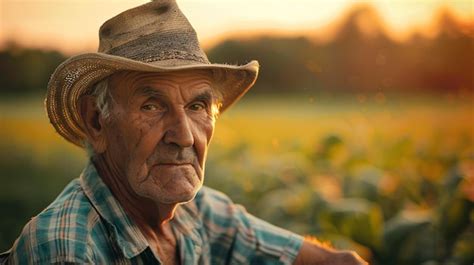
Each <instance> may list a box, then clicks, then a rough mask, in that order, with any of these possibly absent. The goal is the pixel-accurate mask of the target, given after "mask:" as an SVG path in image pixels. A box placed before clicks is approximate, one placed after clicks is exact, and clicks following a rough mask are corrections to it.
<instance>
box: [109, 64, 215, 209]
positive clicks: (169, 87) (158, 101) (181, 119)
mask: <svg viewBox="0 0 474 265" xmlns="http://www.w3.org/2000/svg"><path fill="white" fill-rule="evenodd" d="M210 85H211V83H210V80H209V79H208V77H207V76H206V75H205V74H204V73H199V72H179V73H166V74H150V73H148V74H146V73H136V72H124V73H119V74H116V75H114V76H112V78H111V79H110V83H109V87H110V88H111V94H112V104H111V105H112V106H111V115H110V118H109V119H108V120H107V122H106V124H107V125H106V126H104V132H105V136H106V141H107V147H106V150H105V154H106V155H107V156H108V157H109V160H111V161H112V163H113V164H114V167H115V168H116V170H118V171H119V174H120V176H123V177H125V178H126V180H127V182H128V185H126V186H127V188H129V189H130V191H131V192H132V194H136V195H138V196H139V197H145V198H148V199H151V200H153V201H154V202H156V203H164V204H173V203H180V202H186V201H189V200H192V199H193V198H194V196H195V195H196V193H197V191H198V190H199V189H200V188H201V186H202V183H203V178H204V163H205V160H206V153H207V146H208V144H209V142H210V140H211V137H212V134H213V131H214V117H213V113H212V111H213V107H214V105H213V104H214V100H213V93H212V90H211V86H210ZM130 191H129V192H130Z"/></svg>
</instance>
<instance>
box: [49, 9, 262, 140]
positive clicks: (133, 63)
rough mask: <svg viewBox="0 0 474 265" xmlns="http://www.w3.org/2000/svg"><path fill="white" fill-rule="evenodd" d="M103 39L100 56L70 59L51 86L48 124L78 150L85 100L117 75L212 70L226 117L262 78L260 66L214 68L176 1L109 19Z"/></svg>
mask: <svg viewBox="0 0 474 265" xmlns="http://www.w3.org/2000/svg"><path fill="white" fill-rule="evenodd" d="M99 39H100V44H99V50H98V52H97V53H86V54H81V55H77V56H74V57H71V58H69V59H68V60H66V61H65V62H63V63H62V64H61V65H59V66H58V68H56V70H55V71H54V73H53V75H52V76H51V79H50V81H49V83H48V92H47V95H46V100H45V105H46V110H47V112H48V117H49V120H50V122H51V124H52V125H53V126H54V128H55V129H56V131H57V132H58V133H59V134H60V135H61V136H63V137H64V138H65V139H66V140H68V141H70V142H71V143H73V144H75V145H78V146H83V140H84V138H85V133H84V129H83V125H82V119H81V118H80V115H79V111H78V103H79V99H80V97H81V96H82V95H85V94H88V93H90V92H91V87H93V85H94V84H96V83H97V82H98V81H100V80H102V79H104V78H106V77H107V76H110V75H111V74H113V73H116V72H118V71H122V70H129V71H141V72H170V71H176V70H185V69H208V70H209V71H210V73H211V76H212V78H213V83H214V87H215V88H216V89H218V90H219V91H220V92H221V94H222V96H223V101H222V106H221V109H220V110H221V112H222V111H224V110H225V109H227V108H228V107H229V106H230V105H231V104H233V103H234V102H236V101H237V100H238V99H239V98H240V97H242V96H243V95H244V94H245V92H247V90H248V89H249V88H250V87H251V86H252V85H253V84H254V83H255V80H256V79H257V75H258V68H259V65H258V62H257V61H251V62H250V63H248V64H246V65H241V66H239V65H226V64H211V63H210V62H209V60H208V59H207V56H206V54H205V53H204V52H203V50H202V49H201V47H200V45H199V42H198V39H197V36H196V32H195V31H194V29H193V27H192V26H191V24H190V23H189V22H188V20H187V19H186V17H185V16H184V15H183V13H182V12H181V11H180V10H179V8H178V6H177V4H176V2H175V0H158V1H153V2H150V3H147V4H144V5H141V6H138V7H135V8H133V9H130V10H127V11H125V12H123V13H121V14H119V15H117V16H115V17H113V18H111V19H109V20H108V21H106V22H105V23H104V24H103V25H102V26H101V27H100V30H99Z"/></svg>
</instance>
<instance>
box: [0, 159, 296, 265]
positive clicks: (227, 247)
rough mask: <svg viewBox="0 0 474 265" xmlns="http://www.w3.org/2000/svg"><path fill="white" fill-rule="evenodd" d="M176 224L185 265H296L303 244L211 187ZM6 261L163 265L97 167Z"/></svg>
mask: <svg viewBox="0 0 474 265" xmlns="http://www.w3.org/2000/svg"><path fill="white" fill-rule="evenodd" d="M171 225H172V229H173V232H174V234H175V235H176V238H177V244H178V251H179V257H180V259H181V264H183V265H188V264H292V263H293V260H294V259H295V257H296V255H297V254H298V252H299V249H300V247H301V244H302V242H303V238H302V237H301V236H299V235H296V234H293V233H291V232H288V231H286V230H283V229H280V228H277V227H275V226H273V225H271V224H268V223H266V222H264V221H262V220H260V219H257V218H256V217H253V216H252V215H250V214H248V213H247V212H246V211H245V209H244V208H243V207H241V206H238V205H235V204H233V203H232V201H230V199H229V198H228V197H227V196H225V195H224V194H222V193H220V192H218V191H215V190H213V189H210V188H207V187H203V188H202V189H201V190H200V191H199V192H198V194H197V195H196V198H195V199H194V200H193V201H191V202H189V203H186V204H183V205H180V206H179V207H178V209H177V210H176V213H175V216H174V218H173V219H172V220H171ZM3 257H8V258H7V259H6V260H4V261H3V262H6V263H7V264H10V263H11V264H44V263H81V264H84V263H88V264H160V260H159V257H156V256H155V255H154V254H153V252H152V251H151V249H150V247H149V244H148V242H147V240H146V238H145V237H144V236H143V234H142V233H141V232H140V230H139V228H138V227H137V225H136V224H135V223H134V222H133V221H132V220H131V219H130V218H129V217H128V216H127V214H126V213H125V211H124V209H123V208H122V207H121V206H120V204H119V203H118V201H117V200H116V199H115V198H114V197H113V195H112V193H111V192H110V190H109V189H108V187H107V186H106V185H105V184H104V183H103V182H102V180H101V178H100V177H99V175H98V173H97V171H96V169H95V167H94V166H93V165H92V163H90V164H89V165H88V166H87V167H86V169H85V170H84V172H83V173H82V174H81V176H80V178H78V179H74V180H73V181H72V182H71V183H69V184H68V185H67V186H66V188H65V189H64V191H63V192H62V193H61V194H60V195H59V196H58V198H57V199H56V200H55V201H54V202H53V203H52V204H51V205H49V206H48V207H47V208H46V209H45V210H44V211H43V212H41V213H40V214H39V215H38V216H36V217H34V218H32V219H31V221H30V222H29V223H28V224H27V225H26V226H25V227H24V229H23V231H22V233H21V235H20V237H19V238H18V239H17V240H16V241H15V243H14V245H13V247H12V249H11V250H10V251H9V252H7V254H4V255H3ZM0 260H1V259H0ZM0 263H2V262H0Z"/></svg>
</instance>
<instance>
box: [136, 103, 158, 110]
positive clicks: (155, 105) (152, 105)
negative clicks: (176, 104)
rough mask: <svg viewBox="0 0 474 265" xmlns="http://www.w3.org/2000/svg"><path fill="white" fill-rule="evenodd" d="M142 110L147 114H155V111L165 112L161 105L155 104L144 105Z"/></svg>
mask: <svg viewBox="0 0 474 265" xmlns="http://www.w3.org/2000/svg"><path fill="white" fill-rule="evenodd" d="M141 109H142V110H143V111H147V112H153V111H161V110H163V107H161V106H160V105H158V104H154V103H147V104H144V105H143V106H142V107H141Z"/></svg>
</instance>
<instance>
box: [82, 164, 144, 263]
mask: <svg viewBox="0 0 474 265" xmlns="http://www.w3.org/2000/svg"><path fill="white" fill-rule="evenodd" d="M80 181H81V186H82V189H83V190H84V193H85V194H86V196H87V197H88V198H89V200H90V201H91V203H92V205H93V206H94V208H95V209H96V210H97V212H98V213H99V215H100V216H101V217H102V218H103V219H105V220H106V221H107V223H108V224H109V225H110V226H111V230H112V231H113V233H112V235H113V236H114V237H115V238H114V239H115V241H116V242H117V244H118V245H119V247H120V249H121V250H122V252H123V254H124V256H125V257H126V258H128V259H130V258H133V257H135V256H137V255H138V254H140V253H141V252H143V251H144V250H145V249H146V248H147V247H148V242H147V240H146V239H145V237H144V236H143V234H142V233H141V231H140V229H139V228H138V226H137V225H136V224H135V223H134V222H133V220H132V219H130V218H129V217H128V215H127V214H126V213H125V210H124V209H123V208H122V206H121V205H120V204H119V202H118V201H117V200H116V199H115V197H114V196H113V195H112V193H111V191H110V190H109V188H108V187H107V185H105V183H104V182H103V181H102V179H101V178H100V176H99V174H98V172H97V170H96V168H95V166H94V164H93V163H92V162H89V164H88V165H87V167H86V168H85V169H84V171H83V172H82V174H81V177H80Z"/></svg>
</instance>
